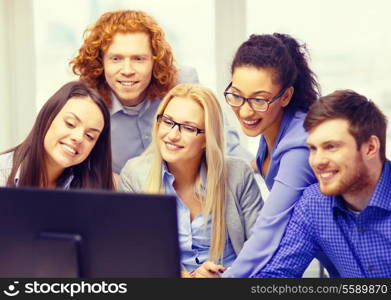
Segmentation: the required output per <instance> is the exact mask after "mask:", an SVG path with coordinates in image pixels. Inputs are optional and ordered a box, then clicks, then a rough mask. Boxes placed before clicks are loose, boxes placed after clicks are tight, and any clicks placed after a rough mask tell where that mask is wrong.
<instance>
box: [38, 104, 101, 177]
mask: <svg viewBox="0 0 391 300" xmlns="http://www.w3.org/2000/svg"><path fill="white" fill-rule="evenodd" d="M103 126H104V119H103V114H102V112H101V111H100V109H99V107H98V106H97V105H96V104H95V103H94V102H93V101H92V100H91V99H90V98H89V97H78V98H75V97H73V98H70V99H69V100H68V101H67V102H66V104H65V105H64V107H63V108H62V109H61V110H60V112H59V113H58V114H57V116H56V117H55V118H54V119H53V122H52V124H51V125H50V127H49V129H48V131H47V133H46V135H45V138H44V149H45V163H46V167H47V170H48V173H49V174H52V173H57V174H60V173H61V172H62V171H63V170H64V169H65V168H68V167H71V166H74V165H77V164H79V163H81V162H83V161H84V160H85V159H86V158H87V157H88V155H89V154H90V152H91V150H92V148H93V147H94V146H95V143H96V141H97V140H98V138H99V135H100V133H101V131H102V130H103Z"/></svg>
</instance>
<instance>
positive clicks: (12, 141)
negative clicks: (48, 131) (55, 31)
mask: <svg viewBox="0 0 391 300" xmlns="http://www.w3.org/2000/svg"><path fill="white" fill-rule="evenodd" d="M31 11H32V1H30V0H0V41H1V42H0V151H3V150H5V149H6V148H9V147H12V146H14V145H16V144H17V143H19V142H21V141H22V140H23V138H24V137H25V136H26V135H27V133H28V131H29V129H30V128H31V126H32V124H33V120H34V118H35V55H34V31H33V16H32V14H31Z"/></svg>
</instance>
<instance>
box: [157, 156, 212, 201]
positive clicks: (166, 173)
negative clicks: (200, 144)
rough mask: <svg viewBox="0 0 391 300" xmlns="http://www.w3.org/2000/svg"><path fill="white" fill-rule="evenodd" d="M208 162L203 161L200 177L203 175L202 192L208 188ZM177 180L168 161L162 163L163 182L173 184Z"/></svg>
mask: <svg viewBox="0 0 391 300" xmlns="http://www.w3.org/2000/svg"><path fill="white" fill-rule="evenodd" d="M206 174H207V173H206V163H205V161H204V160H202V162H201V167H200V177H201V192H202V193H205V190H206ZM174 181H175V177H174V175H172V174H171V173H170V172H169V170H168V167H167V163H166V162H163V164H162V183H163V184H164V183H166V182H167V183H170V185H173V183H174Z"/></svg>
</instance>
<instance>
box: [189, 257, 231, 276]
mask: <svg viewBox="0 0 391 300" xmlns="http://www.w3.org/2000/svg"><path fill="white" fill-rule="evenodd" d="M226 269H227V268H226V267H224V266H222V265H217V264H215V263H214V262H212V261H206V262H204V263H203V264H202V265H201V266H199V267H198V268H197V269H195V270H194V271H193V272H191V276H192V277H193V278H219V277H220V274H221V273H223V272H224V271H225V270H226Z"/></svg>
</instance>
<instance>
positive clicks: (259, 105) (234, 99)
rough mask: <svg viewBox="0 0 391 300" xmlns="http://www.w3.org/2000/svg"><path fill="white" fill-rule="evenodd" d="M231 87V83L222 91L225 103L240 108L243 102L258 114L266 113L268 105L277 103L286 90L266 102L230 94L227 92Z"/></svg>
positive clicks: (260, 99)
mask: <svg viewBox="0 0 391 300" xmlns="http://www.w3.org/2000/svg"><path fill="white" fill-rule="evenodd" d="M231 86H232V82H231V83H230V84H229V85H228V86H227V88H226V89H225V91H224V97H225V101H227V103H228V104H229V105H231V106H232V107H241V106H242V105H243V104H244V102H246V101H247V102H248V104H249V105H250V107H251V109H252V110H254V111H259V112H263V111H267V110H268V109H269V105H270V104H272V103H273V102H274V101H277V100H278V99H279V98H281V97H282V95H284V93H285V91H286V89H282V90H281V91H280V92H279V93H278V94H277V95H276V96H275V97H273V98H272V99H271V100H266V99H262V98H246V97H242V96H239V95H237V94H234V93H231V92H227V91H228V89H229V88H230V87H231Z"/></svg>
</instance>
